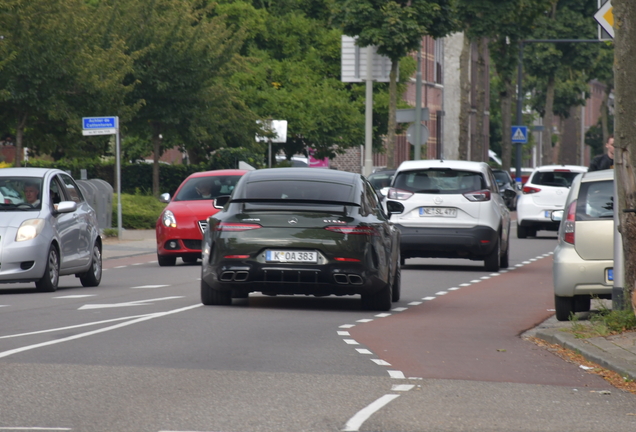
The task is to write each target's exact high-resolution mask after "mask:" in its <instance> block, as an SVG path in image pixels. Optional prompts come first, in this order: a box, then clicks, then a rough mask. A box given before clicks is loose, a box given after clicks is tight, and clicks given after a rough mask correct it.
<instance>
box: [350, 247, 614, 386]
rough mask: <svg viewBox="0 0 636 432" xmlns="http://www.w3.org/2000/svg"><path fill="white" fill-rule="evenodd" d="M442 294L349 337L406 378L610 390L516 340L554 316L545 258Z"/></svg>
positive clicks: (546, 352)
mask: <svg viewBox="0 0 636 432" xmlns="http://www.w3.org/2000/svg"><path fill="white" fill-rule="evenodd" d="M403 271H404V270H403ZM446 292H447V294H445V295H437V296H436V297H435V298H434V299H433V300H429V301H424V302H423V303H422V304H421V305H417V306H411V307H409V308H408V309H407V310H406V311H403V312H400V313H394V314H392V315H391V316H389V317H386V318H382V319H375V320H373V321H371V322H368V323H364V324H360V325H357V326H355V327H353V328H351V329H349V333H350V335H351V336H352V337H353V338H354V339H355V340H356V341H357V342H358V343H360V344H362V345H365V346H366V347H367V348H368V349H370V350H371V351H373V353H375V354H376V355H377V356H378V357H380V358H381V359H382V360H385V361H386V362H388V363H390V365H391V366H389V369H391V370H400V371H402V372H403V373H404V375H405V376H407V377H421V378H430V379H435V378H437V379H458V380H473V381H490V382H511V383H527V384H546V385H562V386H578V387H580V386H587V387H594V388H611V386H610V385H609V384H608V383H606V382H605V381H604V380H603V379H602V378H600V377H598V376H595V375H591V374H588V373H586V372H585V371H583V370H582V369H580V368H579V367H578V365H575V364H572V363H568V362H566V361H564V360H562V359H561V358H559V357H557V356H556V355H555V354H553V353H551V352H550V351H549V350H547V349H545V348H543V347H539V346H537V345H535V344H534V343H532V342H530V341H527V340H524V339H522V338H521V337H520V335H521V334H522V333H523V332H525V331H526V330H528V329H531V328H533V327H535V326H536V325H538V324H540V323H541V322H543V321H545V320H546V319H547V318H549V317H550V316H551V315H552V314H553V313H554V312H553V311H550V310H549V309H553V308H554V294H553V286H552V257H551V256H550V257H546V258H543V259H539V260H537V261H534V262H531V263H529V264H526V265H524V266H522V267H518V268H515V269H514V270H512V271H508V272H507V273H502V274H499V275H498V276H493V277H491V278H490V279H485V280H481V281H480V282H477V283H473V284H471V285H469V286H465V287H461V288H460V289H458V290H452V291H446Z"/></svg>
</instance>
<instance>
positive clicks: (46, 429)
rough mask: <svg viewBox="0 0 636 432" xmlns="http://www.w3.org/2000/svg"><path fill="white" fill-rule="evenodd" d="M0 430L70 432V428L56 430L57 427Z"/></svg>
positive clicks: (6, 428)
mask: <svg viewBox="0 0 636 432" xmlns="http://www.w3.org/2000/svg"><path fill="white" fill-rule="evenodd" d="M0 430H10V431H16V430H26V431H70V430H73V429H70V428H58V427H0Z"/></svg>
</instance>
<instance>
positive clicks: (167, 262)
mask: <svg viewBox="0 0 636 432" xmlns="http://www.w3.org/2000/svg"><path fill="white" fill-rule="evenodd" d="M157 261H159V267H172V266H173V265H175V263H176V262H177V257H174V256H165V255H159V254H157Z"/></svg>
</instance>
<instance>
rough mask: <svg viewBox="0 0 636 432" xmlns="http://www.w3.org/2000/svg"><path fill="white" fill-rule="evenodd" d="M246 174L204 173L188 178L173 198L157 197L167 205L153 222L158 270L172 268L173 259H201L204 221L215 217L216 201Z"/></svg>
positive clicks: (166, 194) (187, 260) (230, 190)
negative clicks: (155, 224)
mask: <svg viewBox="0 0 636 432" xmlns="http://www.w3.org/2000/svg"><path fill="white" fill-rule="evenodd" d="M246 172H247V171H245V170H238V169H231V170H217V171H204V172H199V173H195V174H192V175H190V176H189V177H188V178H186V179H185V180H184V181H183V183H181V186H179V188H178V189H177V192H176V193H175V195H174V198H172V199H170V194H168V193H165V194H163V195H161V202H166V203H168V205H167V206H166V208H165V209H164V210H163V212H161V215H160V216H159V219H157V226H156V230H157V259H158V260H159V265H160V266H162V267H163V266H173V265H175V263H176V261H177V257H181V259H182V260H183V262H185V263H195V262H197V259H199V258H201V241H202V240H203V232H204V231H205V229H206V226H207V220H208V217H209V216H211V215H213V214H215V213H217V212H218V211H219V209H220V208H222V207H217V206H216V198H218V197H220V196H224V195H230V193H232V190H233V189H234V186H236V182H238V180H239V179H240V178H241V176H242V175H243V174H245V173H246Z"/></svg>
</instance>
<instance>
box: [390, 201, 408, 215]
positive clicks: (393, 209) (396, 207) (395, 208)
mask: <svg viewBox="0 0 636 432" xmlns="http://www.w3.org/2000/svg"><path fill="white" fill-rule="evenodd" d="M386 210H387V213H389V215H392V214H400V213H402V212H404V205H403V204H402V203H400V202H397V201H387V202H386Z"/></svg>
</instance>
